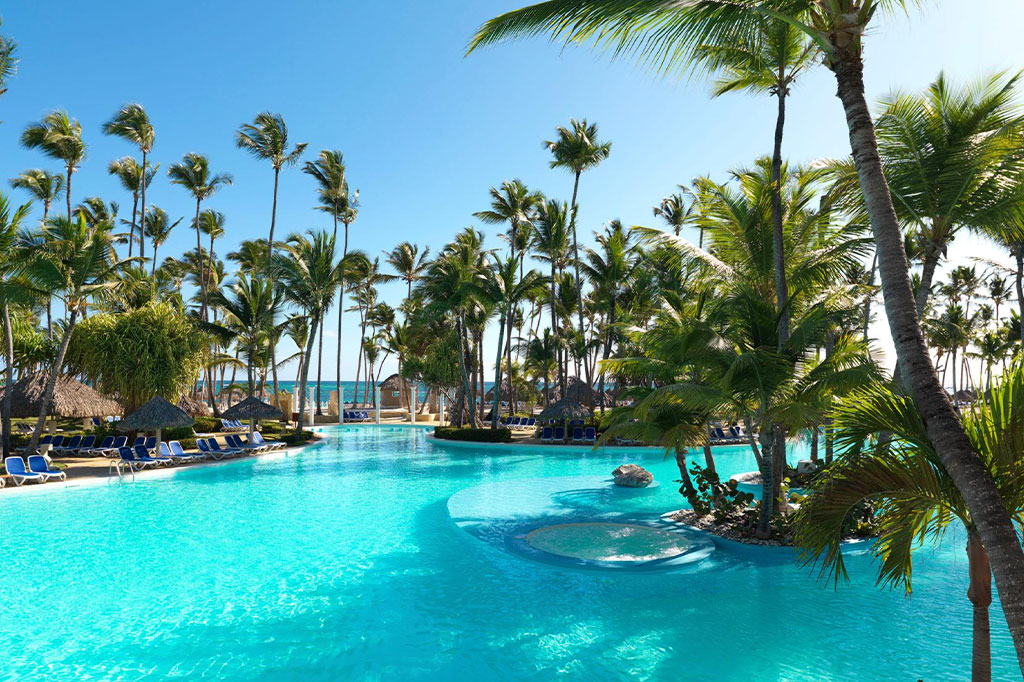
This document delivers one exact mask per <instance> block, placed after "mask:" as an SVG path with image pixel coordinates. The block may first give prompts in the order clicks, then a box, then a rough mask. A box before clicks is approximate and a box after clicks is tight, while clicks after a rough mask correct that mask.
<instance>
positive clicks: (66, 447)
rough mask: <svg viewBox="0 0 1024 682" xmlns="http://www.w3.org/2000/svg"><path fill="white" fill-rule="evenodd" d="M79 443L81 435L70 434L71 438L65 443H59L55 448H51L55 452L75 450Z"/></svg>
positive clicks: (80, 442)
mask: <svg viewBox="0 0 1024 682" xmlns="http://www.w3.org/2000/svg"><path fill="white" fill-rule="evenodd" d="M81 444H82V437H81V436H72V437H71V440H69V441H68V442H67V443H65V444H63V445H61V446H60V447H55V448H53V450H54V451H55V452H60V453H65V452H75V451H76V450H78V446H79V445H81Z"/></svg>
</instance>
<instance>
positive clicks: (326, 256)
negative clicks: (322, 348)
mask: <svg viewBox="0 0 1024 682" xmlns="http://www.w3.org/2000/svg"><path fill="white" fill-rule="evenodd" d="M334 251H335V240H334V238H333V237H332V236H331V235H329V234H327V233H326V232H309V233H308V234H306V235H299V234H293V235H291V236H290V237H289V238H288V241H287V242H286V243H285V245H284V252H283V253H274V254H272V255H271V262H270V270H271V273H272V275H273V278H274V281H277V282H279V283H280V286H281V288H282V289H283V290H284V292H285V296H286V297H287V299H288V300H289V301H291V302H292V303H293V304H294V305H295V306H297V307H298V308H300V309H302V310H303V311H304V312H305V314H306V316H307V318H308V319H309V339H308V340H307V342H306V349H305V351H304V356H305V357H307V358H309V357H312V355H313V341H314V340H315V339H316V332H317V327H318V326H319V325H320V324H321V323H322V322H323V317H324V314H325V313H326V311H327V309H328V308H330V306H331V302H332V300H333V299H334V295H335V293H336V292H337V287H338V282H340V281H341V277H342V272H343V270H344V268H345V267H347V266H348V263H346V259H345V258H342V259H337V260H335V253H334ZM308 385H309V363H308V362H306V363H304V364H303V367H302V374H301V376H300V377H299V421H298V424H297V425H296V433H301V432H302V429H303V426H304V425H305V419H306V387H307V386H308Z"/></svg>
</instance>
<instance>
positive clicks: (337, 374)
mask: <svg viewBox="0 0 1024 682" xmlns="http://www.w3.org/2000/svg"><path fill="white" fill-rule="evenodd" d="M334 234H335V236H337V234H338V216H337V214H335V216H334ZM347 256H348V223H345V246H344V248H343V249H342V251H341V259H342V260H345V258H346V257H347ZM344 310H345V277H344V275H342V278H341V282H340V283H339V284H338V349H337V358H336V366H335V368H334V381H335V383H336V385H337V388H338V421H339V422H340V421H341V413H342V411H343V410H344V409H345V391H344V390H343V389H342V387H341V316H342V313H343V311H344Z"/></svg>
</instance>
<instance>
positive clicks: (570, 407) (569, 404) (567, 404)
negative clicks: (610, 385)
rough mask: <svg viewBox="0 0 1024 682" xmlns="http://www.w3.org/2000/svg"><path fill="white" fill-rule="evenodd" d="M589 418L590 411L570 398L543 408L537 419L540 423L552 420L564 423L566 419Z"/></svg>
mask: <svg viewBox="0 0 1024 682" xmlns="http://www.w3.org/2000/svg"><path fill="white" fill-rule="evenodd" d="M589 416H590V410H589V409H588V408H587V407H586V406H585V405H581V404H580V403H579V402H578V401H576V400H573V399H572V398H562V399H561V400H559V401H557V402H554V403H551V404H550V405H548V406H547V407H545V408H544V411H543V412H541V413H540V415H538V417H537V419H539V420H540V421H551V420H554V419H561V420H563V421H565V420H568V419H586V418H587V417H589Z"/></svg>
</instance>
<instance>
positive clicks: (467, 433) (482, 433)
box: [434, 426, 512, 443]
mask: <svg viewBox="0 0 1024 682" xmlns="http://www.w3.org/2000/svg"><path fill="white" fill-rule="evenodd" d="M434 437H436V438H443V439H445V440H468V441H472V442H474V443H511V442H512V432H511V431H510V430H508V429H473V428H469V427H465V428H459V427H456V426H437V427H434Z"/></svg>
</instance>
